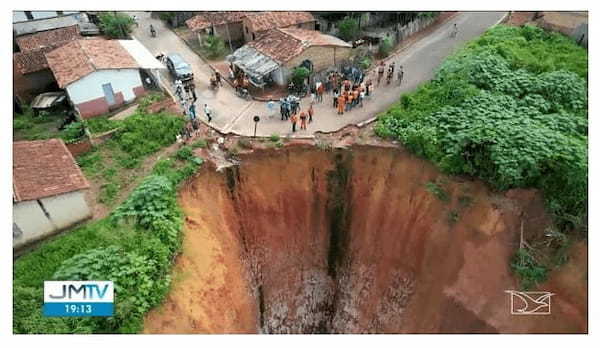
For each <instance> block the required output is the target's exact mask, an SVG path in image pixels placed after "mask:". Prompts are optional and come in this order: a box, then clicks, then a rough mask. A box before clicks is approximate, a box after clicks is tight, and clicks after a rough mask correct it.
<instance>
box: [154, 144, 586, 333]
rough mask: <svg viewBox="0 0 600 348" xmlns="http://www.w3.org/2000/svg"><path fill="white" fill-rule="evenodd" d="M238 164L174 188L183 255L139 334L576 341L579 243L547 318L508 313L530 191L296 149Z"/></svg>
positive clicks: (354, 153)
mask: <svg viewBox="0 0 600 348" xmlns="http://www.w3.org/2000/svg"><path fill="white" fill-rule="evenodd" d="M240 159H241V164H240V165H239V166H235V167H230V168H227V169H225V170H224V171H223V172H217V171H215V170H214V168H211V166H210V165H206V166H204V167H203V168H202V169H201V170H200V172H199V173H198V174H197V175H196V176H195V177H194V178H192V179H191V180H190V181H188V183H187V184H186V185H185V186H184V187H183V188H182V189H181V191H180V196H179V202H180V205H181V206H182V209H183V211H184V213H185V215H186V223H185V238H184V252H183V254H182V255H181V256H180V257H178V259H177V262H176V270H175V275H174V278H175V282H174V285H173V288H172V290H171V292H170V294H169V296H168V298H167V299H166V300H165V303H164V304H163V305H162V306H161V307H160V308H158V309H155V310H153V311H151V312H150V313H149V314H148V316H147V318H146V322H145V332H147V333H457V332H462V333H478V332H490V333H491V332H494V333H495V332H499V333H534V332H535V333H542V332H548V333H550V332H552V333H557V332H564V333H576V332H578V333H582V332H586V331H587V291H586V290H587V255H585V254H584V252H585V250H586V246H585V245H581V246H577V248H574V250H573V256H572V257H571V259H570V261H569V263H568V264H567V265H565V266H563V268H561V269H560V270H558V271H556V272H555V273H553V274H552V277H551V278H550V280H549V281H548V282H547V283H545V284H542V286H540V288H539V289H540V290H547V291H552V292H554V293H556V295H555V296H553V301H552V314H551V315H541V316H540V315H537V316H536V315H532V316H515V315H511V313H510V307H509V304H510V302H509V295H508V294H507V293H505V290H511V289H518V285H517V283H516V279H515V278H514V277H513V275H512V274H511V271H510V268H509V263H510V258H511V256H512V255H513V254H514V252H515V250H516V248H518V245H519V237H520V230H521V219H522V218H521V217H522V216H526V217H527V219H526V220H524V225H523V226H524V229H525V230H529V229H536V228H539V225H543V224H542V223H541V222H540V221H547V218H546V217H545V216H543V201H542V199H541V198H540V195H539V194H537V193H536V192H535V191H526V190H518V191H509V192H507V193H494V192H491V191H490V190H489V189H488V188H487V187H486V186H485V185H484V184H483V183H481V182H480V181H469V180H466V179H460V178H448V177H445V176H442V175H441V174H440V173H439V171H438V170H437V169H436V168H435V167H434V166H433V165H431V164H430V163H428V162H427V161H424V160H422V159H419V158H416V157H415V156H413V155H411V154H409V153H408V152H406V151H405V150H402V149H399V148H389V147H388V148H383V147H377V146H358V145H354V146H351V147H350V148H349V149H347V150H341V149H336V150H318V149H317V148H315V147H312V146H311V147H309V146H303V145H298V146H294V147H289V148H288V147H285V148H283V149H279V150H273V149H272V150H260V151H256V152H255V153H252V154H244V155H240ZM429 182H437V183H438V186H439V187H440V188H441V189H442V190H443V191H445V192H446V193H447V195H448V197H449V199H448V200H447V201H444V200H441V199H439V198H437V197H436V196H435V195H434V194H432V193H431V192H429V191H428V190H427V189H426V185H427V183H429ZM540 212H541V213H540ZM535 214H537V215H535ZM539 214H542V216H538V215H539Z"/></svg>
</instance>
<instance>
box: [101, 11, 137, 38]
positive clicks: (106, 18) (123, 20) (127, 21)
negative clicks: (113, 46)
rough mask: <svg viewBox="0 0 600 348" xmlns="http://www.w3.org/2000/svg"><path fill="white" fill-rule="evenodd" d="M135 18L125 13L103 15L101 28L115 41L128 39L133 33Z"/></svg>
mask: <svg viewBox="0 0 600 348" xmlns="http://www.w3.org/2000/svg"><path fill="white" fill-rule="evenodd" d="M134 24H135V22H134V20H133V18H131V17H130V16H128V15H126V14H124V13H116V12H115V13H109V12H106V13H103V14H101V15H100V28H101V29H102V31H104V34H106V35H107V36H109V37H110V38H113V39H127V38H129V34H131V32H132V31H133V25H134Z"/></svg>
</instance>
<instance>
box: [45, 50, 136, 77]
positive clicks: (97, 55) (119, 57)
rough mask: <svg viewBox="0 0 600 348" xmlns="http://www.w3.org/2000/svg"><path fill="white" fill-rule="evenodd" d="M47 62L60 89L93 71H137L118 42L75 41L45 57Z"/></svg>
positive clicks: (131, 59) (133, 61)
mask: <svg viewBox="0 0 600 348" xmlns="http://www.w3.org/2000/svg"><path fill="white" fill-rule="evenodd" d="M46 59H47V60H48V66H49V67H50V69H51V70H52V73H53V74H54V77H55V78H56V81H57V82H58V86H59V87H61V88H63V87H65V86H66V85H68V84H70V83H72V82H75V81H77V80H79V79H80V78H82V77H84V76H86V75H88V74H90V73H92V72H94V71H96V70H103V69H134V68H138V67H139V66H138V64H137V62H136V61H135V59H134V58H133V57H132V56H131V55H130V54H129V53H128V52H127V50H126V49H125V48H123V46H121V44H120V43H119V41H118V40H104V39H90V40H76V41H73V42H70V43H68V44H66V45H64V46H62V47H60V48H57V49H55V50H53V51H52V52H49V53H46Z"/></svg>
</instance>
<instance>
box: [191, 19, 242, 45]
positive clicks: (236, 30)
mask: <svg viewBox="0 0 600 348" xmlns="http://www.w3.org/2000/svg"><path fill="white" fill-rule="evenodd" d="M214 28H215V32H214V34H215V35H216V36H218V37H220V38H221V39H223V40H224V41H225V46H227V47H229V46H228V45H229V44H228V40H229V36H231V41H232V42H236V41H242V40H244V29H243V25H242V22H237V23H229V36H227V25H225V24H223V25H216V26H215V27H214ZM209 33H210V29H206V30H200V31H199V32H198V41H199V42H200V43H202V40H203V39H204V38H205V37H207V36H208V35H209Z"/></svg>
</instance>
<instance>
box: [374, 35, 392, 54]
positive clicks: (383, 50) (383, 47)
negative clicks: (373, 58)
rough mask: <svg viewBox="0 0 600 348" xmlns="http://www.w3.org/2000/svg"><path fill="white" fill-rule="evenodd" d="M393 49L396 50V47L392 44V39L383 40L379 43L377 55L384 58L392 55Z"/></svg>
mask: <svg viewBox="0 0 600 348" xmlns="http://www.w3.org/2000/svg"><path fill="white" fill-rule="evenodd" d="M392 48H394V45H393V44H392V39H391V38H389V37H386V38H385V39H383V40H381V42H379V49H378V50H377V53H378V54H379V57H381V58H384V57H387V56H389V55H390V53H391V52H392Z"/></svg>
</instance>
